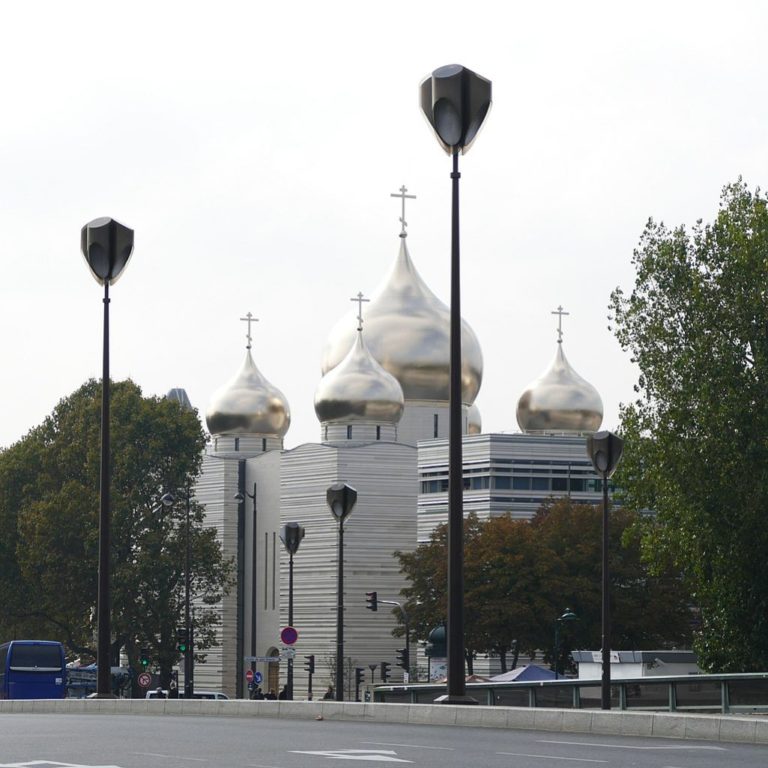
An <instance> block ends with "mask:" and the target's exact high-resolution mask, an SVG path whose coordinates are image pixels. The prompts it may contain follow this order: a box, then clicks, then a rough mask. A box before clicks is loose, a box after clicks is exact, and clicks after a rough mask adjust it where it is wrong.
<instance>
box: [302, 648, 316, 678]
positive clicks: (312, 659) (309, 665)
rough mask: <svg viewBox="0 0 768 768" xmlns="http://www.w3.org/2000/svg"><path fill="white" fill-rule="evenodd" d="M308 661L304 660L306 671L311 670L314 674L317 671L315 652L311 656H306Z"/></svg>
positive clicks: (310, 672)
mask: <svg viewBox="0 0 768 768" xmlns="http://www.w3.org/2000/svg"><path fill="white" fill-rule="evenodd" d="M304 658H305V659H306V661H305V662H304V669H305V671H307V672H309V674H310V675H312V674H314V672H315V654H314V653H313V654H311V655H310V656H305V657H304Z"/></svg>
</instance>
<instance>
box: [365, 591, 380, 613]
mask: <svg viewBox="0 0 768 768" xmlns="http://www.w3.org/2000/svg"><path fill="white" fill-rule="evenodd" d="M365 603H366V605H365V607H366V608H367V609H368V610H369V611H378V610H379V595H378V592H366V593H365Z"/></svg>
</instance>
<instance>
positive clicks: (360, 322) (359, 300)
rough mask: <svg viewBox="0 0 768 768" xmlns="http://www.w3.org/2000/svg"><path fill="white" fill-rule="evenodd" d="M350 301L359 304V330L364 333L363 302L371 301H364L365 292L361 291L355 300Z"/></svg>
mask: <svg viewBox="0 0 768 768" xmlns="http://www.w3.org/2000/svg"><path fill="white" fill-rule="evenodd" d="M350 301H356V302H357V330H358V331H362V330H363V302H365V301H370V299H364V298H363V292H362V291H360V292H359V293H358V294H357V296H355V298H354V299H350Z"/></svg>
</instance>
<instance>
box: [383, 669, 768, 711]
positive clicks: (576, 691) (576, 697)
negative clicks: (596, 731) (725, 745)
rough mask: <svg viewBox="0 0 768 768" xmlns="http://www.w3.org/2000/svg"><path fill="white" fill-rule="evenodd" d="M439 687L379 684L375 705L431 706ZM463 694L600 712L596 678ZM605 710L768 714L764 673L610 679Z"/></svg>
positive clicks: (504, 703)
mask: <svg viewBox="0 0 768 768" xmlns="http://www.w3.org/2000/svg"><path fill="white" fill-rule="evenodd" d="M445 692H446V686H445V685H432V684H413V685H380V686H377V687H376V688H375V689H374V690H373V700H374V701H375V702H387V703H391V704H392V703H408V704H432V703H433V702H434V700H435V699H436V698H437V697H438V696H440V695H442V694H444V693H445ZM467 695H469V696H472V697H473V698H475V699H477V701H478V703H479V704H483V705H485V706H497V707H555V708H558V709H600V703H601V701H600V680H542V681H538V682H522V683H467ZM611 707H612V708H613V709H621V710H634V711H646V712H648V711H656V712H658V711H668V712H718V713H724V714H728V713H736V712H739V713H745V712H746V713H749V712H768V672H759V673H748V674H729V675H681V676H658V677H640V678H632V679H628V680H612V681H611Z"/></svg>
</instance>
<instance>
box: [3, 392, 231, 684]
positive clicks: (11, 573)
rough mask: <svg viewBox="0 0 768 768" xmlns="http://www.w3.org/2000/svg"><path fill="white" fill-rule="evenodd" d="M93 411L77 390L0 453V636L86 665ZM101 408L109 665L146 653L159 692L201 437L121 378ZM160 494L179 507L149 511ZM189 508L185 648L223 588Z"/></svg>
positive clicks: (182, 413) (91, 602) (190, 423)
mask: <svg viewBox="0 0 768 768" xmlns="http://www.w3.org/2000/svg"><path fill="white" fill-rule="evenodd" d="M100 403H101V385H100V383H99V382H96V381H89V382H87V383H86V384H85V385H83V386H82V387H81V388H80V389H79V390H77V391H76V392H74V393H73V394H72V395H70V396H69V397H67V398H64V399H63V400H62V401H61V402H59V404H58V405H57V406H56V408H55V409H54V411H53V413H52V414H51V415H50V416H49V417H48V418H46V420H45V421H44V422H43V423H42V424H41V425H40V426H39V427H36V428H34V429H33V430H31V431H30V432H29V433H28V434H27V435H26V436H25V437H24V438H23V439H22V440H20V441H19V442H18V443H16V444H14V445H13V446H11V447H10V448H8V449H7V450H5V451H3V452H2V454H0V521H2V524H3V530H4V531H5V536H4V537H3V542H2V544H1V545H0V546H1V547H2V555H3V558H2V560H3V564H2V566H1V567H0V595H2V597H3V598H7V599H8V600H7V603H6V606H7V610H4V611H3V614H2V616H1V617H0V631H2V634H3V635H7V636H19V634H20V633H21V634H27V635H33V636H38V637H56V638H61V639H62V641H63V642H65V644H66V645H67V646H68V648H69V649H70V650H71V651H72V652H74V653H77V654H79V655H81V656H83V657H94V656H95V650H94V644H95V638H94V630H95V620H96V616H95V605H96V596H97V587H98V517H99V472H100V467H99V464H100V407H101V405H100ZM110 410H111V432H112V440H111V442H112V462H111V463H112V510H111V513H112V518H111V519H112V530H111V538H112V541H111V563H112V568H111V574H112V575H111V596H112V633H113V643H112V661H113V663H117V659H118V654H119V650H120V649H121V648H125V650H126V652H127V654H128V658H129V661H130V662H131V664H132V665H134V666H137V665H138V656H139V650H140V648H141V647H148V648H150V651H151V655H152V659H153V662H154V663H155V664H157V665H158V666H159V668H160V672H161V680H162V681H163V684H164V685H166V686H167V684H168V681H169V680H170V674H171V669H172V667H173V665H174V664H175V663H176V661H177V660H178V653H177V651H176V647H175V645H176V644H175V629H176V627H177V626H178V625H180V624H183V618H184V605H185V602H184V598H185V593H184V565H185V554H186V532H187V528H186V514H187V509H186V503H185V500H184V496H185V494H186V492H187V491H186V489H188V488H190V487H192V485H193V482H194V478H195V477H196V476H197V474H198V472H199V468H200V463H201V456H202V450H203V447H204V434H203V432H202V428H201V426H200V422H199V420H198V418H197V415H196V414H195V413H194V412H191V411H188V410H185V409H183V408H182V407H181V406H180V405H179V404H178V403H176V402H174V401H171V400H168V399H164V398H162V399H160V398H147V397H143V396H142V393H141V390H140V388H139V387H138V386H137V385H136V384H134V383H133V382H130V381H125V382H118V383H115V384H114V385H113V387H112V395H111V409H110ZM167 489H172V490H173V491H174V492H175V493H176V496H177V498H178V501H177V503H175V504H174V505H172V506H170V507H164V506H163V505H162V504H160V497H161V496H162V494H163V492H164V491H165V490H167ZM189 511H190V551H191V563H192V567H191V569H190V571H191V580H192V593H193V595H194V596H195V598H196V599H197V600H198V601H200V602H202V605H200V603H198V604H197V606H196V608H195V612H194V631H195V640H196V643H195V644H196V648H197V649H204V648H206V647H209V646H211V645H212V644H213V642H214V630H215V626H216V623H217V621H218V619H217V616H216V614H215V612H214V611H213V610H212V609H210V608H206V607H205V606H206V605H211V604H213V603H215V602H217V601H218V600H219V599H220V597H221V595H222V594H223V592H224V591H225V590H226V589H227V588H228V586H229V583H230V579H231V570H232V566H231V563H229V562H225V561H224V559H223V557H222V553H221V548H220V545H219V544H218V542H217V541H216V538H215V532H214V531H213V530H211V529H206V528H204V526H203V509H202V508H201V507H200V506H199V505H197V504H196V503H195V502H194V499H191V503H190V510H189Z"/></svg>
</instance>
